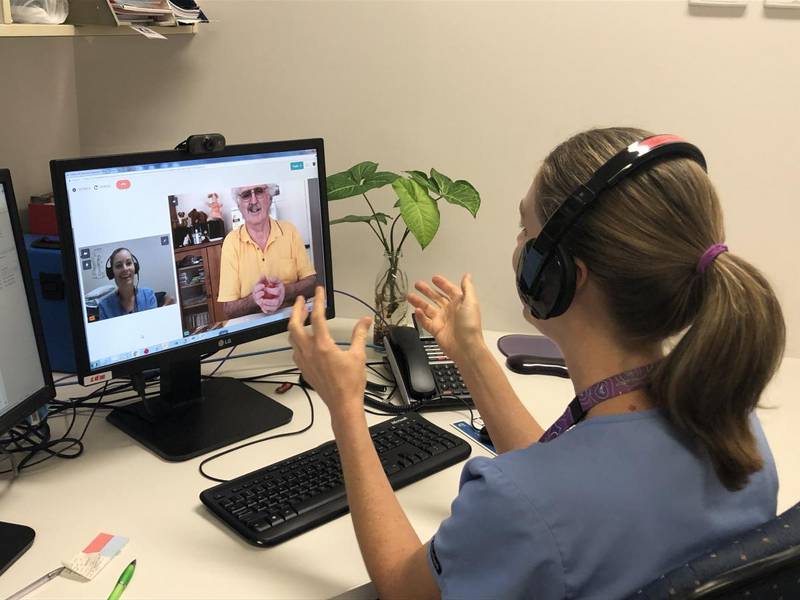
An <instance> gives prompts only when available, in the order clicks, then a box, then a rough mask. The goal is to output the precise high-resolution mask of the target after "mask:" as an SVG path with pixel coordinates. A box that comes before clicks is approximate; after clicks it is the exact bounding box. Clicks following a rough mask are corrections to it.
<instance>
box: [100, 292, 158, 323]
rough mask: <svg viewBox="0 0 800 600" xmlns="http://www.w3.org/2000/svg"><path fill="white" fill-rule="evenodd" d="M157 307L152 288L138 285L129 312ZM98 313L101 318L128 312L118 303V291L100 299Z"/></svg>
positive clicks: (118, 315) (109, 317) (119, 315)
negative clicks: (131, 308)
mask: <svg viewBox="0 0 800 600" xmlns="http://www.w3.org/2000/svg"><path fill="white" fill-rule="evenodd" d="M157 307H158V302H157V301H156V295H155V294H154V293H153V290H151V289H150V288H143V287H140V288H138V289H137V290H136V301H135V303H134V305H133V310H132V311H131V312H141V311H143V310H150V309H151V308H157ZM98 313H99V315H100V319H101V320H102V319H111V318H113V317H121V316H122V315H127V314H130V313H128V311H127V310H125V309H124V308H122V304H120V301H119V293H118V292H113V293H111V294H108V296H105V297H104V298H103V299H102V300H100V302H99V304H98Z"/></svg>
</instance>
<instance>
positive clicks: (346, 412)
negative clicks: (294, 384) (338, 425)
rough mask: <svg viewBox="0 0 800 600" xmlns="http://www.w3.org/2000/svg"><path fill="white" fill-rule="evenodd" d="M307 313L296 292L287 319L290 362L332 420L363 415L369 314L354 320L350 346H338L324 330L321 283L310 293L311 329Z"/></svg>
mask: <svg viewBox="0 0 800 600" xmlns="http://www.w3.org/2000/svg"><path fill="white" fill-rule="evenodd" d="M307 316H308V309H307V308H306V301H305V299H304V298H303V297H302V296H298V297H297V298H296V299H295V302H294V307H293V308H292V316H291V318H290V319H289V342H290V343H291V345H292V348H294V354H293V355H292V358H293V359H294V362H295V363H296V364H297V366H298V367H300V370H301V371H302V373H303V377H304V378H305V380H306V381H308V383H310V384H311V385H312V386H313V387H314V390H315V391H316V392H317V394H319V395H320V397H321V398H322V400H323V401H324V402H325V404H326V405H327V406H328V410H329V411H330V412H331V419H332V420H337V419H338V418H346V417H349V416H353V415H362V416H363V413H364V405H363V403H364V388H365V387H366V383H367V370H366V350H365V348H366V345H365V344H366V338H367V332H368V331H369V326H370V324H371V323H372V318H371V317H364V318H362V319H360V320H359V321H358V323H356V325H355V327H353V337H352V341H351V344H350V348H349V349H347V350H342V349H341V348H339V347H338V346H337V345H336V343H335V342H334V341H333V338H332V337H331V335H330V332H329V331H328V324H327V322H326V321H325V291H324V289H323V288H322V287H317V289H316V292H315V294H314V306H313V308H312V310H311V333H309V332H308V331H307V330H306V329H305V327H304V326H303V323H304V322H305V320H306V317H307Z"/></svg>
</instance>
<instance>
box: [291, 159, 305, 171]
mask: <svg viewBox="0 0 800 600" xmlns="http://www.w3.org/2000/svg"><path fill="white" fill-rule="evenodd" d="M290 165H291V168H292V171H300V170H301V169H302V168H303V161H298V162H293V163H290Z"/></svg>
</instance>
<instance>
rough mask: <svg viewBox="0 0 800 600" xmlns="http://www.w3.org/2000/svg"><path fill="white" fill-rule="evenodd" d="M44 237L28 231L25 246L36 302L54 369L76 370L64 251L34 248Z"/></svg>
mask: <svg viewBox="0 0 800 600" xmlns="http://www.w3.org/2000/svg"><path fill="white" fill-rule="evenodd" d="M42 237H43V236H42V235H41V234H35V233H28V234H25V248H26V249H27V251H28V262H29V263H30V266H31V276H32V278H33V287H34V290H35V291H36V302H37V304H38V305H39V316H40V317H41V320H42V328H43V329H44V338H45V343H46V344H47V356H48V357H49V359H50V368H51V369H52V370H53V371H59V372H62V373H75V372H76V368H75V350H74V347H73V343H72V331H71V329H70V321H69V313H68V312H67V300H66V296H65V294H64V291H65V290H64V271H63V268H62V264H61V250H60V249H54V248H36V247H34V246H33V243H34V242H36V241H37V240H41V239H42ZM47 239H48V240H56V241H58V238H57V237H55V236H47Z"/></svg>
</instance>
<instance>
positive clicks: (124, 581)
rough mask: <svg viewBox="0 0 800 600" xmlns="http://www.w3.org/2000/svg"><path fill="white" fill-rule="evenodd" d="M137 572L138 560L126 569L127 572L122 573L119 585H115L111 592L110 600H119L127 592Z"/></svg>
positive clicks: (118, 580)
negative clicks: (134, 573)
mask: <svg viewBox="0 0 800 600" xmlns="http://www.w3.org/2000/svg"><path fill="white" fill-rule="evenodd" d="M135 570H136V559H135V558H134V559H133V560H132V561H131V563H130V564H129V565H128V566H127V567H125V570H124V571H123V572H122V575H120V576H119V579H117V585H115V586H114V589H113V590H111V593H110V594H109V596H108V600H118V599H119V597H120V596H122V592H124V591H125V588H126V587H128V584H129V583H130V581H131V579H133V572H134V571H135Z"/></svg>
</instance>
